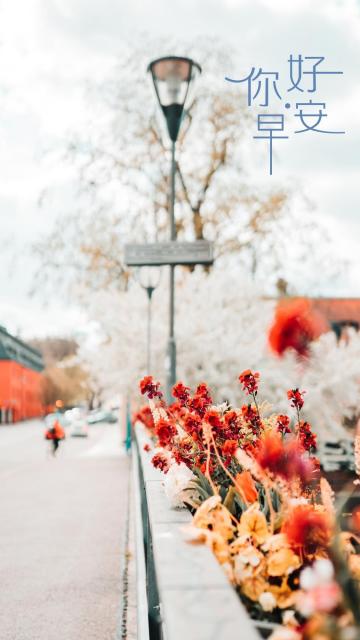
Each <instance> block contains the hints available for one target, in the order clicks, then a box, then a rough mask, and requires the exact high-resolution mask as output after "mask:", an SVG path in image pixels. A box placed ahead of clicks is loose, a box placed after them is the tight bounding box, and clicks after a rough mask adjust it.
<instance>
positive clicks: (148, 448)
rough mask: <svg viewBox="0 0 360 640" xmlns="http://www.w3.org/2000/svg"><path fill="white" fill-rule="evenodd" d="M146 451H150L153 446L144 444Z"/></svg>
mask: <svg viewBox="0 0 360 640" xmlns="http://www.w3.org/2000/svg"><path fill="white" fill-rule="evenodd" d="M144 451H146V452H149V451H151V447H150V445H149V444H144Z"/></svg>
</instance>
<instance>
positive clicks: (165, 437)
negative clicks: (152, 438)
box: [155, 418, 177, 447]
mask: <svg viewBox="0 0 360 640" xmlns="http://www.w3.org/2000/svg"><path fill="white" fill-rule="evenodd" d="M155 433H156V435H157V437H158V440H159V445H160V446H161V447H167V446H168V445H169V444H170V443H171V441H172V439H173V438H174V436H176V434H177V431H176V428H175V427H174V426H173V425H172V424H170V422H168V421H167V420H164V418H160V420H159V421H158V422H157V424H156V427H155Z"/></svg>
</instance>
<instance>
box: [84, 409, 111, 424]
mask: <svg viewBox="0 0 360 640" xmlns="http://www.w3.org/2000/svg"><path fill="white" fill-rule="evenodd" d="M99 422H110V423H111V422H117V417H116V415H115V414H114V413H112V412H111V411H104V410H103V409H95V411H91V413H90V414H89V416H88V423H89V424H97V423H99Z"/></svg>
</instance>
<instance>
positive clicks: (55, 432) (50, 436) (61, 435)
mask: <svg viewBox="0 0 360 640" xmlns="http://www.w3.org/2000/svg"><path fill="white" fill-rule="evenodd" d="M45 438H46V440H50V441H51V444H52V454H53V456H56V452H57V450H58V448H59V442H60V440H64V439H65V431H64V429H63V428H62V426H61V424H60V421H59V418H58V417H56V414H55V421H54V423H53V425H52V427H50V428H49V429H48V430H47V431H46V433H45Z"/></svg>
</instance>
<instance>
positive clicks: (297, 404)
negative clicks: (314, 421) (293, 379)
mask: <svg viewBox="0 0 360 640" xmlns="http://www.w3.org/2000/svg"><path fill="white" fill-rule="evenodd" d="M304 393H306V392H305V391H299V389H298V388H296V389H289V391H288V392H287V397H288V399H289V400H290V404H291V406H292V407H294V408H295V409H296V410H297V411H300V409H302V407H303V406H304V398H303V395H304Z"/></svg>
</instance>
